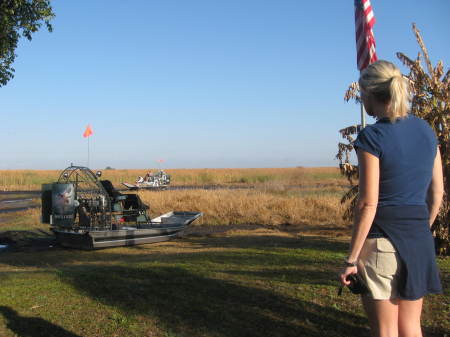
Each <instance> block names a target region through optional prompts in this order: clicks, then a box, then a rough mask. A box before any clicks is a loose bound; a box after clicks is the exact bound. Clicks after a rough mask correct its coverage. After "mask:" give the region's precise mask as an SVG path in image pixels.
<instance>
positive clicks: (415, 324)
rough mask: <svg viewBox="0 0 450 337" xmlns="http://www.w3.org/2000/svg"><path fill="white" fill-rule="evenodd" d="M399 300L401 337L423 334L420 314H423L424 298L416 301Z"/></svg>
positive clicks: (414, 336)
mask: <svg viewBox="0 0 450 337" xmlns="http://www.w3.org/2000/svg"><path fill="white" fill-rule="evenodd" d="M398 302H399V303H398V304H399V308H398V329H399V334H400V337H410V336H413V337H420V336H422V329H421V327H420V316H421V314H422V304H423V298H421V299H418V300H415V301H408V300H399V301H398Z"/></svg>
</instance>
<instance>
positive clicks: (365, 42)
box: [355, 0, 378, 71]
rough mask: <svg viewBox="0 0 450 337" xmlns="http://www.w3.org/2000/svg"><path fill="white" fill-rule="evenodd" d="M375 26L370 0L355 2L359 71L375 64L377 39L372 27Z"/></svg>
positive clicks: (357, 0)
mask: <svg viewBox="0 0 450 337" xmlns="http://www.w3.org/2000/svg"><path fill="white" fill-rule="evenodd" d="M374 24H375V16H374V14H373V10H372V6H371V4H370V0H355V31H356V51H357V64H358V70H360V71H361V70H363V69H364V68H366V67H367V66H368V65H369V64H371V63H373V62H375V61H376V60H377V59H378V58H377V54H376V52H375V37H374V35H373V31H372V27H373V25H374Z"/></svg>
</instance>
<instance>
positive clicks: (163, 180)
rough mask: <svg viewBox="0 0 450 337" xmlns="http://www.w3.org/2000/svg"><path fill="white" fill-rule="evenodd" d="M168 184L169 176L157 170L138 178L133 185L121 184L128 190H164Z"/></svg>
mask: <svg viewBox="0 0 450 337" xmlns="http://www.w3.org/2000/svg"><path fill="white" fill-rule="evenodd" d="M169 184H170V174H167V173H166V172H164V170H159V171H158V172H156V173H153V172H148V173H147V174H146V175H145V176H144V177H138V178H137V179H136V182H135V183H134V184H130V183H127V182H123V183H122V185H124V186H125V187H127V188H128V189H129V190H164V189H166V188H167V187H168V186H169Z"/></svg>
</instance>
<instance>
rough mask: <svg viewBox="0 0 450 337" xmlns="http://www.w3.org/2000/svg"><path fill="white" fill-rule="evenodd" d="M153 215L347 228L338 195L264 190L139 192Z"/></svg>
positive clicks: (226, 222)
mask: <svg viewBox="0 0 450 337" xmlns="http://www.w3.org/2000/svg"><path fill="white" fill-rule="evenodd" d="M140 196H141V198H142V200H143V201H144V202H145V203H147V204H149V205H150V211H151V215H152V216H155V215H159V214H162V213H166V212H169V211H172V210H175V211H198V212H203V214H204V216H203V217H202V218H201V219H200V221H199V222H198V223H200V224H211V225H230V224H264V225H275V226H276V225H338V226H342V225H345V222H344V221H343V220H342V214H343V211H344V209H345V206H343V205H342V204H341V203H340V196H339V195H338V194H331V195H327V194H325V193H324V194H316V195H311V196H294V195H289V194H288V193H272V192H267V191H264V190H232V191H230V190H214V191H209V190H194V191H170V192H149V191H146V192H140Z"/></svg>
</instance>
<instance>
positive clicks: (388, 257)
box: [376, 238, 398, 276]
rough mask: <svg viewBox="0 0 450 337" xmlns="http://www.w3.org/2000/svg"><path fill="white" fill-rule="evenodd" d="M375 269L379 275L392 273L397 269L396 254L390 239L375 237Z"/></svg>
mask: <svg viewBox="0 0 450 337" xmlns="http://www.w3.org/2000/svg"><path fill="white" fill-rule="evenodd" d="M376 252H377V253H376V260H377V262H376V269H377V272H378V273H379V274H380V275H386V276H387V275H394V274H396V273H397V270H398V255H397V251H396V250H395V247H394V246H393V245H392V243H391V241H389V240H388V239H386V238H380V239H377V244H376Z"/></svg>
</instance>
